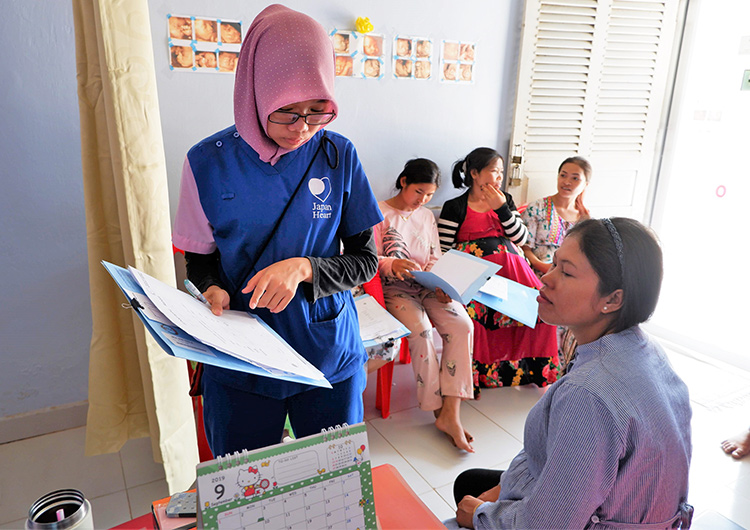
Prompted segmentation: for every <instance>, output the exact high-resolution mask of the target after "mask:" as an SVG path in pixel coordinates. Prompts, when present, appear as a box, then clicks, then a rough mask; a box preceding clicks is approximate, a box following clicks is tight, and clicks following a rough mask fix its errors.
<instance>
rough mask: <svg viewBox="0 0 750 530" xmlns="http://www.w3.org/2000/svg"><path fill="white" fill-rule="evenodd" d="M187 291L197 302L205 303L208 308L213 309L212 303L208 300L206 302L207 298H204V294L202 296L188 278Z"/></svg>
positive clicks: (186, 280)
mask: <svg viewBox="0 0 750 530" xmlns="http://www.w3.org/2000/svg"><path fill="white" fill-rule="evenodd" d="M185 289H187V290H188V292H189V293H190V294H192V295H193V296H194V297H195V299H196V300H198V301H200V302H203V303H204V304H206V305H207V306H209V307H211V303H210V302H209V301H208V300H206V297H205V296H203V294H201V292H200V291H199V290H198V288H197V287H196V286H195V285H193V282H191V281H190V280H188V279H187V278H186V279H185Z"/></svg>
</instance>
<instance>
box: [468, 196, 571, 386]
mask: <svg viewBox="0 0 750 530" xmlns="http://www.w3.org/2000/svg"><path fill="white" fill-rule="evenodd" d="M456 241H457V243H456V249H457V250H460V251H462V252H467V253H469V254H473V255H475V256H478V257H481V258H483V259H486V260H488V261H492V262H494V263H497V264H499V265H502V268H501V269H500V271H499V272H498V275H500V276H503V277H505V278H508V279H510V280H513V281H516V282H518V283H521V284H523V285H526V286H528V287H533V288H535V289H540V288H541V287H542V283H541V282H540V281H539V278H537V276H536V274H534V271H533V270H532V268H531V267H530V266H529V264H528V262H527V261H526V258H525V257H524V255H523V252H522V251H521V250H520V249H519V248H518V247H517V246H516V245H514V244H513V243H512V242H511V241H510V240H509V239H508V238H506V237H505V231H504V230H503V227H502V225H501V224H500V220H499V219H498V218H497V215H496V214H495V213H494V212H492V211H488V212H484V213H479V212H476V211H474V210H472V209H471V208H470V207H468V208H467V209H466V218H465V220H464V222H463V223H462V224H461V227H460V228H459V230H458V234H457V238H456ZM466 309H467V311H468V313H469V316H470V317H471V319H472V320H473V321H474V386H475V389H476V391H478V387H487V388H490V387H498V386H515V385H523V384H529V383H536V384H537V385H539V386H545V385H547V384H548V383H553V382H554V381H556V380H557V371H558V366H559V359H558V356H557V335H556V328H555V326H550V325H549V324H545V323H543V322H541V321H538V322H537V324H536V327H534V328H533V329H532V328H530V327H528V326H525V325H523V324H521V323H520V322H517V321H515V320H513V319H511V318H509V317H507V316H505V315H503V314H502V313H499V312H497V311H495V310H494V309H491V308H488V307H486V306H484V305H483V304H480V303H479V302H477V301H474V300H473V301H472V302H471V303H469V305H468V306H467V307H466Z"/></svg>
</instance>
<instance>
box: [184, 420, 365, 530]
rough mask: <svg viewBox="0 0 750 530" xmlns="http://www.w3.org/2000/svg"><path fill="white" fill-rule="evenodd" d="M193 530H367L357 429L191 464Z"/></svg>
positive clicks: (361, 438)
mask: <svg viewBox="0 0 750 530" xmlns="http://www.w3.org/2000/svg"><path fill="white" fill-rule="evenodd" d="M196 472H197V476H198V484H197V486H198V487H197V489H198V506H197V512H198V518H199V528H217V529H219V530H240V529H242V530H249V529H258V530H267V529H271V528H315V529H320V528H347V529H350V528H351V529H357V528H361V529H365V528H375V527H376V522H375V503H374V498H373V487H372V472H371V469H370V451H369V444H368V441H367V432H366V429H365V424H364V423H358V424H356V425H352V426H348V425H344V426H343V427H341V426H337V427H335V428H331V429H328V430H325V431H323V432H321V433H320V434H316V435H313V436H307V437H305V438H299V439H297V440H293V441H291V442H286V443H281V444H277V445H273V446H270V447H265V448H263V449H257V450H255V451H243V452H242V453H235V454H233V455H227V456H225V457H220V458H217V459H215V460H211V461H208V462H202V463H200V464H198V467H197V469H196Z"/></svg>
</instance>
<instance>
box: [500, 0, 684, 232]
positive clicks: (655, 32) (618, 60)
mask: <svg viewBox="0 0 750 530" xmlns="http://www.w3.org/2000/svg"><path fill="white" fill-rule="evenodd" d="M678 3H679V0H663V1H647V0H599V1H597V0H527V1H526V9H525V14H524V28H523V32H522V42H521V57H520V60H519V74H518V87H517V96H516V107H515V114H514V122H513V131H512V134H511V152H512V154H519V153H520V151H521V150H522V151H523V157H522V162H521V163H520V164H518V165H517V167H515V168H514V164H513V162H514V160H513V159H512V157H511V159H510V160H509V161H508V164H507V166H508V169H507V173H508V178H510V177H513V176H518V177H520V179H519V180H520V183H510V187H509V188H508V189H509V191H510V192H511V193H512V194H514V196H516V197H517V200H516V203H517V204H518V203H523V202H528V201H532V200H536V199H538V198H540V197H544V196H547V195H552V194H554V193H555V191H556V178H557V168H558V166H559V165H560V163H561V162H562V161H563V160H564V159H565V158H567V157H569V156H573V155H581V156H585V157H586V158H588V159H589V160H590V161H591V164H592V166H593V168H594V177H593V179H592V183H591V186H590V187H589V189H588V190H587V192H586V204H587V206H589V208H590V209H591V210H592V213H593V214H594V215H627V216H630V217H636V218H642V217H643V212H644V209H645V206H646V201H647V197H648V190H649V182H650V178H651V172H652V165H653V157H654V151H655V147H656V146H655V144H656V134H657V132H658V129H659V124H660V120H661V117H662V103H663V101H664V93H665V87H666V82H667V75H668V73H669V72H668V71H669V61H670V57H671V53H672V49H673V44H674V32H675V27H676V20H677V14H678V13H677V7H678ZM518 145H520V146H522V149H518V148H517V147H516V149H515V150H514V149H513V147H514V146H518ZM518 184H520V185H518Z"/></svg>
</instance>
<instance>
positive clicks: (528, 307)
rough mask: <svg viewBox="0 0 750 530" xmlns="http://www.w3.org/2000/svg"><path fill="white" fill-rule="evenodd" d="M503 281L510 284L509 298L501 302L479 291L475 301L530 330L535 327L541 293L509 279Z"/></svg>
mask: <svg viewBox="0 0 750 530" xmlns="http://www.w3.org/2000/svg"><path fill="white" fill-rule="evenodd" d="M502 279H503V280H504V281H506V282H507V283H508V298H507V299H506V300H501V299H500V298H497V297H496V296H492V295H490V294H487V293H483V292H482V291H477V294H475V295H474V300H476V301H477V302H480V303H482V304H484V305H486V306H487V307H491V308H492V309H494V310H495V311H499V312H500V313H502V314H503V315H507V316H509V317H510V318H512V319H514V320H517V321H518V322H521V323H522V324H525V325H527V326H529V327H530V328H533V327H535V326H536V322H537V315H538V312H539V302H537V301H536V297H537V296H538V295H539V291H537V290H536V289H533V288H531V287H526V286H525V285H523V284H520V283H518V282H514V281H513V280H509V279H508V278H502Z"/></svg>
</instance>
